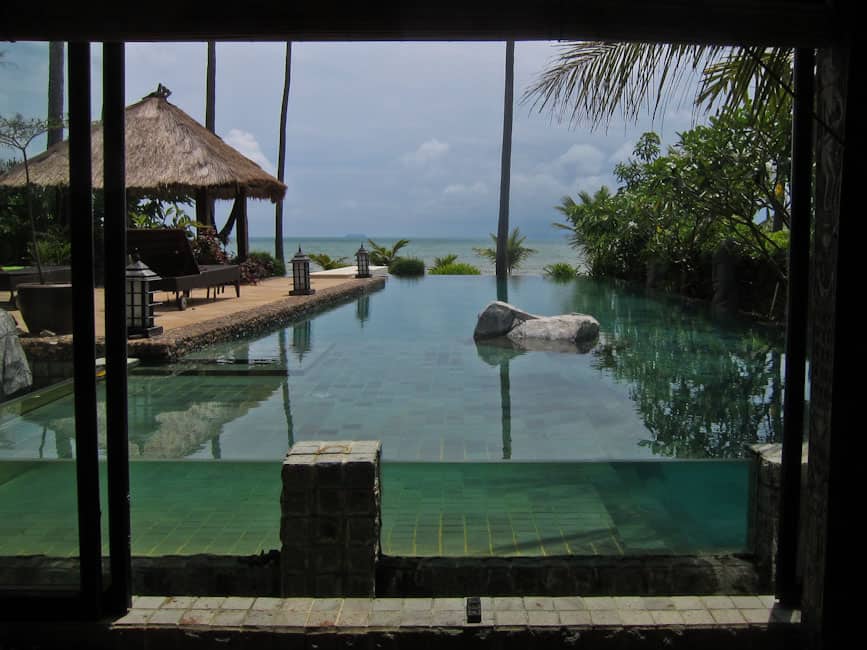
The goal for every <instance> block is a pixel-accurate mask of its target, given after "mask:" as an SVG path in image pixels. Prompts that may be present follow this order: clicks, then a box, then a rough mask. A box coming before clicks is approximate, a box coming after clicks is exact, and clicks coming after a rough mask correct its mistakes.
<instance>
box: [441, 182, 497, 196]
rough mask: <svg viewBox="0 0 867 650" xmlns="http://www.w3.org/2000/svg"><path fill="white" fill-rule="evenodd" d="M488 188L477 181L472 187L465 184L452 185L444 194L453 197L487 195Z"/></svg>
mask: <svg viewBox="0 0 867 650" xmlns="http://www.w3.org/2000/svg"><path fill="white" fill-rule="evenodd" d="M487 192H488V186H487V185H485V184H484V183H483V182H482V181H476V182H475V183H473V184H472V185H464V184H463V183H454V184H452V185H448V186H447V187H446V188H445V189H444V190H443V194H450V195H452V196H467V195H469V194H487Z"/></svg>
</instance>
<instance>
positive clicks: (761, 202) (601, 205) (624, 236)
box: [554, 106, 791, 297]
mask: <svg viewBox="0 0 867 650" xmlns="http://www.w3.org/2000/svg"><path fill="white" fill-rule="evenodd" d="M790 131H791V121H790V117H789V115H788V114H781V115H776V116H768V115H765V114H764V113H762V114H760V115H758V116H757V115H755V114H754V113H752V111H751V108H750V107H749V106H746V107H744V108H742V109H741V110H738V111H734V112H731V113H728V114H725V115H722V116H720V117H713V118H711V119H710V122H709V124H707V125H702V126H698V127H696V128H694V129H691V130H689V131H685V132H683V133H681V134H680V135H679V140H678V142H677V144H675V145H674V146H673V147H670V148H669V150H668V151H667V152H665V154H664V155H662V154H661V152H660V151H659V147H658V142H659V140H658V137H657V136H656V135H655V134H645V135H643V136H642V137H641V138H640V139H639V141H638V143H637V144H636V149H635V158H633V159H630V160H628V161H626V162H622V163H619V164H618V165H617V166H616V167H615V175H616V176H617V178H618V180H619V181H620V183H621V186H620V188H619V189H618V191H617V192H616V193H615V194H612V193H611V192H610V191H609V190H608V189H607V188H604V187H603V188H601V189H600V190H599V191H597V192H596V194H594V195H590V194H589V193H586V192H582V193H580V194H579V195H578V198H579V201H578V202H576V201H574V200H573V199H571V198H570V197H565V198H564V199H563V201H562V203H561V204H560V205H559V206H557V209H558V210H559V211H560V212H561V213H562V214H563V215H564V216H565V220H564V221H563V222H559V223H555V224H554V225H555V226H556V227H558V228H562V229H566V230H567V231H569V238H570V243H571V244H572V245H573V246H574V247H575V248H577V249H580V250H581V251H582V252H583V255H584V260H585V266H586V269H587V272H588V274H589V275H591V276H593V277H614V278H621V279H625V280H630V281H636V282H641V281H643V280H644V277H645V272H646V268H647V266H648V264H652V265H653V266H654V268H655V269H656V270H663V271H664V277H663V278H662V285H661V286H666V287H668V288H671V289H674V290H677V291H679V292H681V293H684V294H687V295H697V296H705V297H706V294H707V293H708V291H709V287H710V277H709V273H710V269H711V259H712V256H713V253H714V251H715V250H716V249H717V248H718V247H719V246H720V245H721V244H722V242H724V241H730V242H732V245H733V247H734V250H735V253H736V255H737V256H739V257H740V258H742V259H750V260H758V261H760V263H761V264H762V265H764V266H765V267H766V268H767V269H769V270H770V271H771V273H772V274H773V276H774V277H775V278H776V279H777V281H780V282H785V279H786V259H785V251H786V246H787V242H788V234H787V232H788V231H787V226H788V222H789V199H788V192H787V188H788V185H789V158H788V156H789V137H790ZM757 215H759V218H757ZM762 217H764V218H763V220H762Z"/></svg>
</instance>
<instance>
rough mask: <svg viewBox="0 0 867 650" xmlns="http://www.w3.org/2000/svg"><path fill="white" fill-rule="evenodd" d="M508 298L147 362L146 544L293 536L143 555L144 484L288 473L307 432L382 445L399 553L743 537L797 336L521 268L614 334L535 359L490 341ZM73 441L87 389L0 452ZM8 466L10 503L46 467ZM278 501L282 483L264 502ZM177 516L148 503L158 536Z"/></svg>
mask: <svg viewBox="0 0 867 650" xmlns="http://www.w3.org/2000/svg"><path fill="white" fill-rule="evenodd" d="M495 298H496V286H495V280H494V279H493V278H490V277H426V278H423V279H421V280H400V279H395V278H391V279H390V280H389V281H388V285H387V287H386V288H385V290H383V291H380V292H377V293H374V294H372V295H368V296H363V297H360V298H359V299H357V300H356V301H354V302H352V303H349V304H345V305H343V306H340V307H338V308H336V309H333V310H331V311H328V312H326V313H322V314H319V315H317V316H315V317H314V318H313V319H310V320H306V321H303V322H299V323H296V324H294V325H290V326H289V327H287V328H285V329H281V330H279V331H276V332H273V333H270V334H266V335H263V336H260V337H258V338H255V339H252V340H246V341H236V342H232V343H227V344H222V345H219V346H213V347H210V348H208V349H206V350H202V351H200V352H197V353H195V354H192V355H189V356H187V357H185V358H184V359H183V360H182V361H180V362H178V363H175V364H171V365H167V366H154V367H145V366H142V367H139V368H136V369H134V370H132V371H131V373H130V377H129V423H130V455H131V458H132V459H133V460H139V461H144V460H147V461H151V462H150V463H145V464H143V465H142V467H141V469H134V470H133V475H134V476H135V474H136V472H141V471H145V469H144V468H145V466H150V467H151V468H152V469H151V470H150V471H157V469H153V468H158V469H159V471H160V472H162V474H161V476H162V478H161V479H160V481H158V482H153V481H152V482H151V483H147V482H142V483H140V484H139V486H138V487H136V484H135V483H134V484H133V488H132V490H133V522H134V542H133V544H134V550H137V551H138V552H142V553H144V554H160V553H162V552H163V551H164V550H165V548H168V547H172V548H175V551H173V552H204V550H203V547H207V548H209V549H211V550H214V549H218V550H219V552H239V549H240V548H241V547H243V548H244V549H245V550H246V549H247V548H248V547H249V548H250V549H252V548H253V547H259V549H260V550H261V549H263V548H268V544H276V543H277V542H276V541H275V540H276V531H277V526H278V522H277V521H276V520H275V521H274V522H271V523H268V524H262V521H265V520H267V517H265V518H263V519H261V520H260V519H255V518H254V519H255V521H254V520H251V521H250V522H249V525H248V528H249V530H248V529H245V528H244V525H241V524H237V526H236V527H238V526H239V527H240V528H241V529H243V530H242V532H248V533H250V534H249V535H246V536H245V537H244V539H245V540H247V541H244V542H237V540H236V542H233V543H232V544H228V543H226V542H225V541H221V542H218V543H216V546H214V544H210V545H208V544H205V543H204V542H195V543H194V544H193V545H192V546H188V545H187V546H184V545H180V546H179V545H178V544H175V542H174V541H172V542H168V543H165V544H162V545H161V543H158V542H154V544H152V545H149V544H147V543H143V544H142V545H140V546H139V547H138V549H136V541H135V533H136V520H137V515H136V508H138V507H139V506H142V507H144V506H143V503H144V502H145V501H147V499H146V498H145V497H144V496H142V498H141V500H137V498H136V493H137V490H138V492H139V494H141V495H144V494H145V491H146V490H150V491H151V492H153V491H154V490H157V491H159V490H160V488H159V487H158V486H159V485H162V486H163V488H162V491H163V493H164V494H169V493H171V492H172V491H173V490H180V491H181V492H183V491H184V488H183V487H182V484H183V480H182V478H179V477H183V476H185V475H187V476H188V477H189V476H190V474H189V473H190V472H204V471H205V465H207V466H211V465H213V463H206V464H205V465H203V466H202V469H191V468H194V467H196V466H197V465H199V464H200V463H196V462H192V461H201V460H207V461H220V463H221V464H223V465H225V466H227V467H228V465H229V464H236V465H238V464H239V466H240V465H244V463H247V465H244V466H246V467H248V468H249V467H260V469H259V470H250V471H260V472H266V471H273V467H274V465H273V464H279V462H280V459H281V458H282V456H283V455H284V454H285V451H286V449H287V447H288V446H290V445H291V444H292V443H293V442H295V441H300V440H343V439H376V440H381V441H382V443H383V459H384V467H383V486H384V487H383V538H382V544H383V549H384V550H385V551H386V552H389V553H397V554H420V555H429V554H433V555H479V554H482V555H504V554H505V555H509V554H519V555H520V554H533V555H544V554H551V553H552V552H553V553H557V554H559V553H587V552H597V553H607V552H614V553H634V552H650V551H651V550H654V549H655V550H656V551H660V552H695V551H698V550H701V551H709V552H717V551H725V552H728V551H737V550H743V548H744V546H745V544H746V540H747V536H748V531H747V525H746V520H747V514H746V513H747V509H748V501H749V496H748V483H749V471H748V464H747V461H746V460H743V459H744V458H745V448H746V445H748V444H750V443H755V442H769V441H775V440H777V439H778V438H779V435H780V433H781V417H782V416H781V413H782V409H781V400H782V388H781V387H782V353H781V349H782V340H781V337H780V336H779V334H778V332H776V331H775V330H772V329H767V328H763V327H760V326H758V325H755V324H752V323H748V322H740V321H727V322H718V321H715V320H713V319H711V318H710V316H709V314H708V313H707V310H706V307H705V306H703V305H696V304H690V303H688V302H684V301H681V300H678V299H674V298H671V297H665V296H660V295H649V294H646V293H645V292H643V291H635V290H625V289H622V288H617V287H616V286H614V285H612V284H606V283H599V282H594V281H591V280H586V279H576V280H575V281H573V282H568V283H556V282H553V281H549V280H547V279H544V278H541V277H534V276H522V277H516V278H513V279H512V280H511V282H510V285H509V300H510V302H512V303H513V304H516V305H518V306H519V307H521V308H523V309H526V310H528V311H531V312H534V313H539V314H559V313H568V312H573V311H577V312H581V313H589V314H592V315H593V316H595V317H596V318H597V319H598V320H599V322H600V325H601V336H600V340H599V343H598V345H597V346H596V347H595V348H594V349H593V350H592V351H590V352H589V353H579V352H577V351H575V352H547V351H534V352H521V351H520V350H513V349H504V348H502V347H496V346H491V345H477V344H476V343H475V342H474V341H473V338H472V332H473V328H474V326H475V320H476V316H477V314H478V312H479V311H481V309H482V308H483V307H484V305H485V304H487V302H489V301H490V300H492V299H495ZM102 388H104V387H101V390H102ZM103 417H104V415H102V414H101V415H100V418H103ZM73 432H74V427H73V417H72V398H71V395H70V396H67V397H62V398H60V399H55V400H54V401H51V402H50V403H48V404H46V405H44V406H41V407H40V408H37V409H34V410H31V411H29V412H27V413H23V414H18V415H15V416H9V415H7V416H4V417H2V418H0V459H2V461H4V464H5V463H6V462H12V461H14V462H18V463H21V462H29V461H33V460H36V459H58V460H63V459H72V458H73V456H74V444H73V438H74V435H73ZM101 439H102V434H101ZM675 460H677V461H682V462H672V461H675ZM167 461H174V462H167ZM177 461H186V462H180V463H179V462H177ZM687 461H688V462H687ZM60 464H61V465H63V463H60ZM69 465H70V466H71V463H70V464H69ZM136 466H137V465H136V464H134V467H136ZM265 468H271V469H268V470H266V469H265ZM627 470H628V471H627ZM33 471H37V470H35V469H34V470H33ZM211 471H219V470H217V469H216V467H212V468H211ZM39 473H41V472H39ZM10 475H12V476H13V478H12V479H9V480H7V481H5V482H3V483H2V484H0V502H3V503H5V502H7V501H9V498H8V497H9V496H10V495H6V496H4V495H3V491H4V490H11V489H13V486H14V485H15V484H16V482H18V483H20V482H22V481H23V480H24V477H26V476H28V475H29V474H28V473H27V472H24V473H15V472H12V473H11V474H10ZM30 475H31V477H32V476H35V474H30ZM263 475H264V474H263ZM275 476H276V475H275ZM188 480H192V479H189V478H188ZM178 481H181V482H180V483H178ZM154 484H155V485H157V487H154ZM205 484H206V483H205ZM232 484H233V485H234V484H236V483H235V482H233V483H232ZM145 485H149V486H150V487H147V488H145V487H144V486H145ZM203 485H204V484H203ZM709 485H712V486H716V488H717V489H713V490H711V489H709V487H708V486H709ZM236 493H237V494H242V493H244V490H243V489H241V488H238V489H236V490H232V491H229V492H228V493H227V494H224V495H223V497H222V499H223V502H224V503H230V504H234V505H233V506H232V507H234V508H235V509H236V510H238V511H239V513H240V514H239V516H241V517H242V518H243V516H244V515H243V509H244V508H245V507H246V506H245V505H244V503H246V502H244V501H243V499H241V497H240V496H237V495H236ZM272 493H273V494H272ZM278 493H279V484H278V485H276V486H275V487H273V488H270V489H266V490H264V491H263V492H262V493H261V495H260V496H259V497H256V498H261V499H262V500H264V501H267V500H268V499H271V498H274V499H276V497H274V494H278ZM190 494H191V495H193V494H195V495H198V496H196V497H195V498H193V496H190V498H188V499H181V500H182V501H184V505H183V508H186V509H187V510H188V511H189V512H190V513H191V512H193V511H195V510H196V509H197V508H199V507H201V508H204V509H206V508H207V507H208V505H207V503H208V497H207V490H204V491H197V490H192V491H191V493H190ZM679 494H680V495H682V494H690V495H691V499H692V500H691V501H690V500H689V499H686V498H685V497H683V496H680V497H678V495H679ZM148 498H150V497H148ZM197 500H198V504H199V505H196V502H197ZM264 501H263V503H264ZM687 501H689V502H688V503H687ZM257 503H258V502H257ZM274 503H275V504H276V501H275V502H274ZM248 505H249V504H248ZM257 507H258V506H257ZM262 507H263V508H266V509H267V504H266V505H263V506H262ZM183 508H182V509H183ZM13 509H14V508H13ZM252 510H253V511H256V508H253V509H252ZM257 512H258V511H257ZM9 514H10V515H11V514H12V513H11V512H10V513H9ZM188 516H189V515H188ZM160 517H161V515H160V514H159V508H155V509H153V511H151V510H148V514H145V511H144V510H142V511H141V512H140V516H139V517H138V521H139V524H138V527H139V530H140V531H143V530H145V529H144V528H142V526H144V525H145V523H144V522H146V521H147V522H156V523H159V522H160ZM194 520H195V519H194ZM257 522H259V523H257ZM163 523H165V522H163ZM263 525H264V528H263V527H262V526H263ZM150 528H152V526H151V527H150ZM150 528H148V529H150ZM265 529H267V530H265ZM597 533H598V535H597ZM154 535H156V537H159V534H156V533H155V534H154ZM207 537H210V538H211V539H222V540H225V538H224V537H222V536H221V535H218V534H217V533H213V534H211V533H207V534H203V535H202V537H201V539H205V538H207ZM231 537H232V534H229V538H231ZM597 537H598V539H596V538H597ZM144 539H146V540H150V537H147V536H145V538H144ZM190 539H198V538H197V537H196V536H192V537H190ZM269 540H270V541H269ZM582 540H584V541H582ZM587 540H590V541H587ZM594 540H595V541H594ZM585 541H587V543H584V542H585ZM239 544H240V545H239ZM145 547H147V548H145ZM194 547H195V548H197V549H198V551H196V550H195V549H194ZM178 549H180V550H178ZM594 549H595V550H594ZM618 549H619V550H618ZM251 552H257V551H256V550H252V551H251Z"/></svg>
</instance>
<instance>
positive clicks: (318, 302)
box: [0, 276, 386, 361]
mask: <svg viewBox="0 0 867 650" xmlns="http://www.w3.org/2000/svg"><path fill="white" fill-rule="evenodd" d="M385 282H386V278H385V277H382V276H377V277H373V278H369V279H355V278H346V277H313V278H311V286H312V287H313V289H314V290H315V293H314V294H312V295H309V296H290V295H289V290H290V288H291V286H290V285H291V280H290V279H289V278H269V279H268V280H263V281H261V282H259V283H258V284H255V285H244V286H242V287H241V295H240V297H236V296H235V292H234V291H233V290H231V289H227V290H226V291H225V292H224V293H222V294H219V295H218V296H217V297H216V298H215V299H208V298H206V297H205V294H204V291H203V290H198V291H196V292H194V294H193V296H192V297H191V298H190V299H189V303H188V305H189V306H188V307H187V309H186V310H184V311H180V310H178V309H177V308H176V307H175V303H174V299H173V296H172V295H171V294H169V293H162V292H160V293H158V294H157V295H156V299H157V300H158V301H161V302H162V304H161V305H159V306H158V307H157V308H156V315H157V319H156V324H157V325H161V326H162V327H163V330H164V332H163V334H162V335H160V336H157V337H154V338H150V339H130V341H129V347H128V354H129V355H130V356H131V357H136V358H140V359H145V360H149V361H171V360H174V359H176V358H178V357H179V356H182V355H184V354H186V353H188V352H191V351H193V350H196V349H198V348H201V347H204V346H206V345H210V344H213V343H218V342H221V341H226V340H231V339H234V338H238V337H240V336H245V335H249V334H253V333H256V332H259V331H265V330H268V329H271V328H273V327H275V326H277V325H279V324H280V323H286V322H289V321H291V320H293V319H297V318H299V317H302V316H304V315H305V314H310V313H314V312H316V311H319V310H321V309H324V308H327V307H329V306H331V305H335V304H339V303H341V302H345V301H347V300H351V299H353V298H355V297H357V296H360V295H363V294H366V293H370V292H373V291H377V290H379V289H381V288H382V287H384V286H385ZM3 297H5V298H7V301H6V304H7V305H8V296H3ZM3 297H0V300H2V299H3ZM94 302H95V305H96V308H95V313H94V315H95V321H96V337H97V341H96V342H97V353H98V354H100V355H101V354H102V352H103V350H104V342H105V336H104V332H105V307H104V291H103V289H96V290H95V294H94ZM7 309H8V307H7ZM9 311H10V313H11V314H12V315H13V316H14V317H15V319H16V320H17V321H18V323H19V325H20V326H21V328H22V329H23V330H25V331H26V326H25V325H24V322H23V319H22V318H21V314H20V312H18V311H17V310H14V309H12V310H9ZM21 343H22V345H23V346H24V348H25V350H26V352H27V354H28V358H30V359H38V360H43V361H44V360H54V361H60V360H67V359H71V356H72V336H71V335H64V336H44V337H37V336H23V337H21Z"/></svg>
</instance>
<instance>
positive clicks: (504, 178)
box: [494, 41, 515, 301]
mask: <svg viewBox="0 0 867 650" xmlns="http://www.w3.org/2000/svg"><path fill="white" fill-rule="evenodd" d="M514 96H515V41H506V81H505V91H504V93H503V149H502V157H501V160H500V216H499V219H498V220H497V253H496V257H495V260H494V261H495V269H496V274H497V279H498V280H500V281H501V282H500V287H499V288H498V294H500V295H498V296H497V297H498V298H499V299H500V300H504V301H507V300H508V296H507V295H506V291H507V288H506V284H505V283H504V282H502V281H503V280H505V278H506V275H511V273H512V270H511V267H509V264H508V262H507V260H506V255H507V253H506V246H507V245H508V236H509V184H510V180H511V166H512V112H513V109H514V103H515V102H514Z"/></svg>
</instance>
